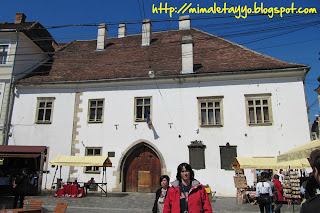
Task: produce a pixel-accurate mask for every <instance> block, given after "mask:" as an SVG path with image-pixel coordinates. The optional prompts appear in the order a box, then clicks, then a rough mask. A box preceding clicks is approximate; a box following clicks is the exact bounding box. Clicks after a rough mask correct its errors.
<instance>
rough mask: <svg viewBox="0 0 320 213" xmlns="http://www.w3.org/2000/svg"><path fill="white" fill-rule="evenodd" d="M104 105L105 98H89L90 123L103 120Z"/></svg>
mask: <svg viewBox="0 0 320 213" xmlns="http://www.w3.org/2000/svg"><path fill="white" fill-rule="evenodd" d="M103 106H104V99H92V100H89V112H88V115H89V116H88V122H89V123H101V122H103Z"/></svg>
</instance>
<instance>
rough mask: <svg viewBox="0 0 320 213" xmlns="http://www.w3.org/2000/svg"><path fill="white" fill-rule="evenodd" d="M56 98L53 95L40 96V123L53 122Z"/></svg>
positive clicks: (38, 109) (37, 117)
mask: <svg viewBox="0 0 320 213" xmlns="http://www.w3.org/2000/svg"><path fill="white" fill-rule="evenodd" d="M54 99H55V98H53V97H50V98H42V97H41V98H38V102H37V114H36V123H38V124H51V122H52V114H53V113H52V111H53V102H54Z"/></svg>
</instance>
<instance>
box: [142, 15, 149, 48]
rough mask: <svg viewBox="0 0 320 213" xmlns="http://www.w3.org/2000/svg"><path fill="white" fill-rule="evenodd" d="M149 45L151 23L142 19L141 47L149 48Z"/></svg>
mask: <svg viewBox="0 0 320 213" xmlns="http://www.w3.org/2000/svg"><path fill="white" fill-rule="evenodd" d="M150 44H151V21H150V19H144V20H143V22H142V46H150Z"/></svg>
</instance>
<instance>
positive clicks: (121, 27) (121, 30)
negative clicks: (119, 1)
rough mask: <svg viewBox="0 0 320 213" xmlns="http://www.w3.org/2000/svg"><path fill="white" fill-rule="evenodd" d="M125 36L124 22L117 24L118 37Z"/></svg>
mask: <svg viewBox="0 0 320 213" xmlns="http://www.w3.org/2000/svg"><path fill="white" fill-rule="evenodd" d="M126 36H127V27H126V24H119V27H118V38H123V37H126Z"/></svg>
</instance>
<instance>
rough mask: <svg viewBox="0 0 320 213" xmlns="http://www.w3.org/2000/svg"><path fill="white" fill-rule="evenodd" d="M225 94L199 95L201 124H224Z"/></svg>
mask: <svg viewBox="0 0 320 213" xmlns="http://www.w3.org/2000/svg"><path fill="white" fill-rule="evenodd" d="M222 99H223V96H213V97H198V104H199V122H200V126H203V127H205V126H222V125H223V116H222V112H223V110H222Z"/></svg>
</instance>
